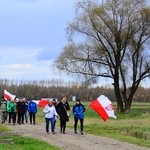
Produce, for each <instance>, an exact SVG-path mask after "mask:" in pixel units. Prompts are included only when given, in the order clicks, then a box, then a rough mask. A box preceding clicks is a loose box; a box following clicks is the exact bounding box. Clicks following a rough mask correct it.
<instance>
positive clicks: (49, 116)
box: [43, 99, 58, 134]
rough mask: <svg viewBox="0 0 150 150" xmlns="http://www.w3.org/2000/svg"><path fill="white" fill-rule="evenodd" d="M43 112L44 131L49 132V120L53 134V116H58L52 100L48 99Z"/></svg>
mask: <svg viewBox="0 0 150 150" xmlns="http://www.w3.org/2000/svg"><path fill="white" fill-rule="evenodd" d="M43 112H44V113H45V122H46V133H47V134H49V122H50V123H51V132H52V133H53V134H55V131H54V130H55V117H58V114H57V112H56V109H55V106H54V105H53V100H51V99H50V100H49V103H48V104H47V105H46V106H45V107H44V109H43Z"/></svg>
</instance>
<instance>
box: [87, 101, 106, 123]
mask: <svg viewBox="0 0 150 150" xmlns="http://www.w3.org/2000/svg"><path fill="white" fill-rule="evenodd" d="M90 106H91V107H92V108H93V109H94V110H95V111H96V112H97V113H98V115H100V116H101V117H102V119H103V120H104V121H106V120H107V119H108V117H109V116H108V114H107V112H106V111H105V109H104V108H103V107H102V105H101V104H100V103H99V101H98V100H97V99H96V100H94V101H93V102H91V104H90Z"/></svg>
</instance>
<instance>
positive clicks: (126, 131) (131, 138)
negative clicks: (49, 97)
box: [38, 102, 150, 147]
mask: <svg viewBox="0 0 150 150" xmlns="http://www.w3.org/2000/svg"><path fill="white" fill-rule="evenodd" d="M83 104H84V105H85V107H86V112H85V121H84V131H85V132H86V133H90V134H94V135H98V136H105V137H110V138H114V139H117V140H121V141H125V142H129V143H133V144H137V145H141V146H146V147H150V103H134V104H133V105H132V108H131V111H130V113H128V114H122V113H116V116H117V119H111V118H109V119H108V120H107V121H106V122H104V121H103V120H102V119H101V117H100V116H99V115H98V114H97V113H96V112H95V111H94V110H93V109H91V108H90V107H88V104H89V103H83ZM73 105H74V103H73V102H71V103H70V106H71V111H72V106H73ZM114 106H115V104H114ZM38 121H40V122H41V121H42V122H44V114H43V113H42V109H41V108H40V109H39V112H38ZM73 124H74V120H73V115H72V114H71V116H70V121H69V122H68V123H67V126H68V127H69V128H73ZM57 125H59V121H57Z"/></svg>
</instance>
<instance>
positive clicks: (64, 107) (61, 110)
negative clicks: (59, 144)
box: [57, 96, 70, 134]
mask: <svg viewBox="0 0 150 150" xmlns="http://www.w3.org/2000/svg"><path fill="white" fill-rule="evenodd" d="M69 110H70V106H69V103H68V102H67V98H66V96H63V97H62V98H61V101H60V102H59V103H58V105H57V111H58V115H59V118H60V133H63V134H65V130H66V122H67V121H69V114H68V112H69Z"/></svg>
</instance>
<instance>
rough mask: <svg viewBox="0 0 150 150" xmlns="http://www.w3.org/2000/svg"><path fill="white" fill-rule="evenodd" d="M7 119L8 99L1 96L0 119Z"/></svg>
mask: <svg viewBox="0 0 150 150" xmlns="http://www.w3.org/2000/svg"><path fill="white" fill-rule="evenodd" d="M6 120H7V111H6V100H5V99H4V97H2V98H1V100H0V121H1V123H2V124H3V123H5V121H6Z"/></svg>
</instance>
